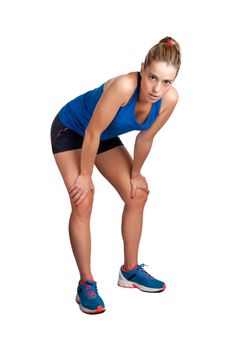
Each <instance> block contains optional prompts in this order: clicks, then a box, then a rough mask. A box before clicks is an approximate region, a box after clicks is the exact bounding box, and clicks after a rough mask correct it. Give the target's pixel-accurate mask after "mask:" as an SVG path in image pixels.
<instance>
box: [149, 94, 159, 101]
mask: <svg viewBox="0 0 232 350" xmlns="http://www.w3.org/2000/svg"><path fill="white" fill-rule="evenodd" d="M149 96H150V97H151V98H152V99H153V100H156V99H158V98H159V96H157V95H153V94H150V93H149Z"/></svg>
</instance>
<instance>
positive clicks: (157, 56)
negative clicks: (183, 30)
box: [144, 36, 181, 75]
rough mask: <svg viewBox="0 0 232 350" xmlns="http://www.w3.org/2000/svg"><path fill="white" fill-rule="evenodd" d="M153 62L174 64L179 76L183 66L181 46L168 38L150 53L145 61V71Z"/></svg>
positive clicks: (155, 46)
mask: <svg viewBox="0 0 232 350" xmlns="http://www.w3.org/2000/svg"><path fill="white" fill-rule="evenodd" d="M152 61H163V62H166V63H167V64H172V65H173V66H174V67H175V68H176V70H177V72H176V75H177V73H178V71H179V69H180V65H181V50H180V45H179V44H178V42H177V41H176V40H175V39H173V38H172V37H170V36H166V37H165V38H163V39H161V40H160V41H159V42H158V43H157V44H156V45H154V46H153V47H152V48H151V49H150V50H149V51H148V53H147V55H146V57H145V60H144V69H145V68H146V67H147V66H149V65H150V63H151V62H152Z"/></svg>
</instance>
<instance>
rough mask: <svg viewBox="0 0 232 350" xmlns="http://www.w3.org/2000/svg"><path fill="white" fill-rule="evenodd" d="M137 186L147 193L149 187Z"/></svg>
mask: <svg viewBox="0 0 232 350" xmlns="http://www.w3.org/2000/svg"><path fill="white" fill-rule="evenodd" d="M138 188H139V189H140V190H143V191H145V192H147V194H149V193H150V191H149V189H148V188H146V187H138Z"/></svg>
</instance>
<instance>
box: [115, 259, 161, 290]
mask: <svg viewBox="0 0 232 350" xmlns="http://www.w3.org/2000/svg"><path fill="white" fill-rule="evenodd" d="M144 266H147V265H145V264H141V265H136V266H135V267H134V268H133V269H132V270H130V271H126V270H125V267H124V265H122V266H121V268H120V271H119V278H118V285H119V286H120V287H124V288H138V289H140V290H141V291H143V292H150V293H157V292H163V291H164V290H165V288H166V285H165V283H164V282H161V281H159V280H157V279H155V278H154V277H152V276H151V275H149V273H148V272H146V271H145V270H144V269H143V267H144Z"/></svg>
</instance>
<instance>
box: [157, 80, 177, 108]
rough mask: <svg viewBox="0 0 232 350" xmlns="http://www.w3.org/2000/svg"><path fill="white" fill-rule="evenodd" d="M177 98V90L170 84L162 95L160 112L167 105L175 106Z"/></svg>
mask: <svg viewBox="0 0 232 350" xmlns="http://www.w3.org/2000/svg"><path fill="white" fill-rule="evenodd" d="M178 99H179V95H178V92H177V90H176V89H175V88H174V87H173V86H172V87H171V89H170V90H169V91H168V92H167V93H166V94H165V95H164V96H163V98H162V104H161V108H160V112H162V111H163V110H165V109H166V108H168V107H171V108H173V107H175V105H176V104H177V102H178Z"/></svg>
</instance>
